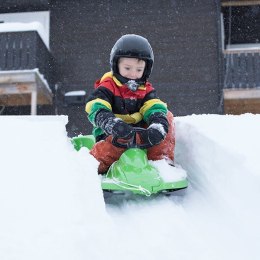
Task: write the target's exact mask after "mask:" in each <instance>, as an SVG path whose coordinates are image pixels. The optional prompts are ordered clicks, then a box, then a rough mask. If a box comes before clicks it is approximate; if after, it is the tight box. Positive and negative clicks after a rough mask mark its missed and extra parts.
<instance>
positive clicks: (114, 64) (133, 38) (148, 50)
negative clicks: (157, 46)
mask: <svg viewBox="0 0 260 260" xmlns="http://www.w3.org/2000/svg"><path fill="white" fill-rule="evenodd" d="M121 57H126V58H137V59H141V60H144V61H145V62H146V66H145V70H144V74H143V76H142V78H141V79H140V80H138V81H139V83H141V84H143V83H145V82H146V80H147V79H148V78H149V76H150V74H151V71H152V67H153V62H154V55H153V49H152V47H151V45H150V43H149V42H148V40H147V39H146V38H144V37H142V36H139V35H136V34H126V35H123V36H122V37H121V38H119V39H118V40H117V42H116V43H115V45H114V47H113V48H112V50H111V53H110V66H111V69H112V72H113V74H114V75H115V76H116V77H117V78H118V79H119V80H120V81H121V82H122V83H125V82H126V81H127V80H128V79H125V78H124V77H122V76H121V75H120V74H119V71H118V59H119V58H121Z"/></svg>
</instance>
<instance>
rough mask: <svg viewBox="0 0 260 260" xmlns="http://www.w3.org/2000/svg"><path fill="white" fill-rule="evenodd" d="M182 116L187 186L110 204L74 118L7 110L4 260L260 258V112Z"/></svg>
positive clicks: (181, 158) (0, 188) (0, 253)
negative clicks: (70, 121) (78, 139)
mask: <svg viewBox="0 0 260 260" xmlns="http://www.w3.org/2000/svg"><path fill="white" fill-rule="evenodd" d="M175 122H176V150H175V155H176V159H175V163H176V164H177V165H179V166H180V167H182V168H183V169H184V170H185V171H186V172H187V175H188V179H189V188H188V189H187V192H186V195H185V196H183V197H179V196H175V197H158V198H155V199H150V200H149V199H143V200H132V201H126V202H124V203H122V204H120V205H106V204H105V203H104V200H103V195H102V191H101V188H100V178H99V176H98V175H97V174H96V172H97V167H98V163H97V161H96V160H95V159H94V158H93V157H92V156H90V154H89V153H88V150H87V149H85V148H84V149H81V150H80V151H79V152H76V151H75V150H74V149H73V147H72V145H71V143H70V140H69V139H68V137H67V133H66V130H65V125H66V123H67V117H65V116H53V117H51V116H42V117H40V116H38V117H37V116H36V117H29V116H23V117H21V116H20V117H15V116H2V117H0V126H1V127H0V147H1V150H0V160H1V168H0V210H1V214H0V259H4V260H9V259H10V260H11V259H12V260H18V259H19V260H35V259H37V260H41V259H42V260H46V259H48V260H52V259H53V260H54V259H55V260H57V259H62V260H81V259H82V260H83V259H84V260H85V259H92V260H95V259H98V260H99V259H106V260H109V259H111V260H112V259H113V260H119V259H120V260H121V259H124V260H127V259H129V260H130V259H131V260H133V259H143V260H144V259H145V260H146V259H149V260H153V259H154V260H157V259H164V260H167V259H169V260H172V259H174V260H179V259H180V260H191V259H192V260H196V259H197V260H204V259H205V260H209V259H210V260H215V259H216V260H224V259H236V260H238V259H239V260H240V259H241V260H242V259H243V260H244V259H250V260H258V259H259V257H260V253H259V241H260V214H259V213H260V203H259V198H260V160H259V147H260V138H259V133H260V115H252V114H245V115H241V116H220V115H193V116H187V117H177V118H176V119H175ZM157 166H158V167H159V168H160V170H161V171H162V172H166V171H168V172H167V175H169V174H170V172H169V170H170V169H169V167H167V166H165V165H163V164H161V165H158V164H157Z"/></svg>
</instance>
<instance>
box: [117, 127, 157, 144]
mask: <svg viewBox="0 0 260 260" xmlns="http://www.w3.org/2000/svg"><path fill="white" fill-rule="evenodd" d="M145 131H147V130H146V129H145V128H141V127H134V128H133V135H132V136H131V138H130V139H128V140H125V142H120V141H119V140H122V138H119V137H116V136H113V138H112V144H113V145H114V146H116V147H119V148H125V149H127V148H140V149H147V148H150V147H152V146H153V145H152V144H150V143H144V144H138V143H137V142H136V135H137V133H142V132H145Z"/></svg>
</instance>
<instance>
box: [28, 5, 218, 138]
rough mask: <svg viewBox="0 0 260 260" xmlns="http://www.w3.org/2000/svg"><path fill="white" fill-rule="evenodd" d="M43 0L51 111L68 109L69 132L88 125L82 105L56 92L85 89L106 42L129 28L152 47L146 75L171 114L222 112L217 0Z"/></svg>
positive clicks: (102, 67)
mask: <svg viewBox="0 0 260 260" xmlns="http://www.w3.org/2000/svg"><path fill="white" fill-rule="evenodd" d="M32 2H33V1H32ZM40 2H41V1H40ZM43 2H45V1H43ZM49 2H50V3H49V4H48V8H49V9H50V11H51V26H50V28H51V32H50V47H51V52H52V55H53V57H54V60H55V82H56V83H57V85H56V86H57V87H58V89H57V92H56V113H58V114H68V115H69V121H70V123H69V124H68V132H69V135H75V134H79V133H83V134H84V133H89V132H90V130H91V125H90V124H89V123H88V122H87V118H86V114H85V112H84V106H79V107H67V108H66V107H64V106H63V105H62V94H63V93H65V92H66V91H71V90H79V89H84V90H86V91H87V93H88V94H89V93H90V92H91V91H92V89H93V83H94V81H95V80H96V79H97V78H99V77H101V76H102V75H103V73H105V72H107V71H109V69H110V67H109V54H110V50H111V48H112V46H113V44H114V43H115V41H116V40H117V39H118V38H119V37H120V36H121V35H123V34H128V33H135V34H140V35H142V36H144V37H146V38H148V40H149V41H150V43H151V45H152V47H153V50H154V54H155V65H154V68H153V72H152V75H151V78H150V79H151V81H152V83H153V85H154V87H156V89H157V91H158V94H159V97H160V98H161V99H162V100H164V101H166V102H167V104H168V106H169V109H170V110H171V111H172V112H173V113H174V114H175V115H176V116H182V115H189V114H193V113H197V114H200V113H221V112H222V108H221V106H220V96H221V93H222V89H221V88H222V84H221V80H222V79H221V77H222V68H221V53H220V51H221V50H220V44H219V35H220V25H219V18H220V14H219V10H220V7H219V6H220V3H219V1H208V0H200V1H196V0H154V1H150V0H143V1H139V0H110V1H105V0H95V1H83V0H73V1H71V0H63V1H61V0H51V1H49Z"/></svg>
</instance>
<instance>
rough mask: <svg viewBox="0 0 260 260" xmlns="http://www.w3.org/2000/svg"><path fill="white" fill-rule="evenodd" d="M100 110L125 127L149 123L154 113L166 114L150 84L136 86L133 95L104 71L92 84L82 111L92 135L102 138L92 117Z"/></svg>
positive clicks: (101, 133)
mask: <svg viewBox="0 0 260 260" xmlns="http://www.w3.org/2000/svg"><path fill="white" fill-rule="evenodd" d="M100 109H106V110H109V111H111V112H112V113H113V114H114V115H115V116H116V117H118V118H121V119H122V120H123V121H125V122H126V123H128V124H132V125H136V124H138V125H139V126H142V125H144V124H145V123H148V122H149V117H150V116H151V115H152V114H154V113H155V112H160V113H163V114H164V115H165V116H166V114H167V111H168V110H167V105H166V103H164V102H162V101H161V100H160V99H159V98H158V97H157V94H156V91H155V89H154V88H153V87H152V84H151V83H150V82H146V84H145V85H142V86H139V87H138V89H137V91H135V92H133V91H131V90H129V89H128V88H127V86H125V85H123V84H121V83H120V82H119V81H118V80H117V78H116V77H114V76H113V74H112V72H107V73H106V74H104V76H103V77H102V78H101V79H100V80H97V81H96V82H95V90H94V91H93V93H92V94H91V95H90V96H89V98H88V99H87V103H86V112H87V114H88V119H89V121H90V122H91V123H92V124H93V126H94V128H93V132H92V134H93V135H94V136H95V137H96V138H97V136H100V135H103V134H104V132H103V131H102V129H101V128H99V127H97V126H96V125H95V116H96V114H97V113H98V112H99V111H100Z"/></svg>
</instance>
